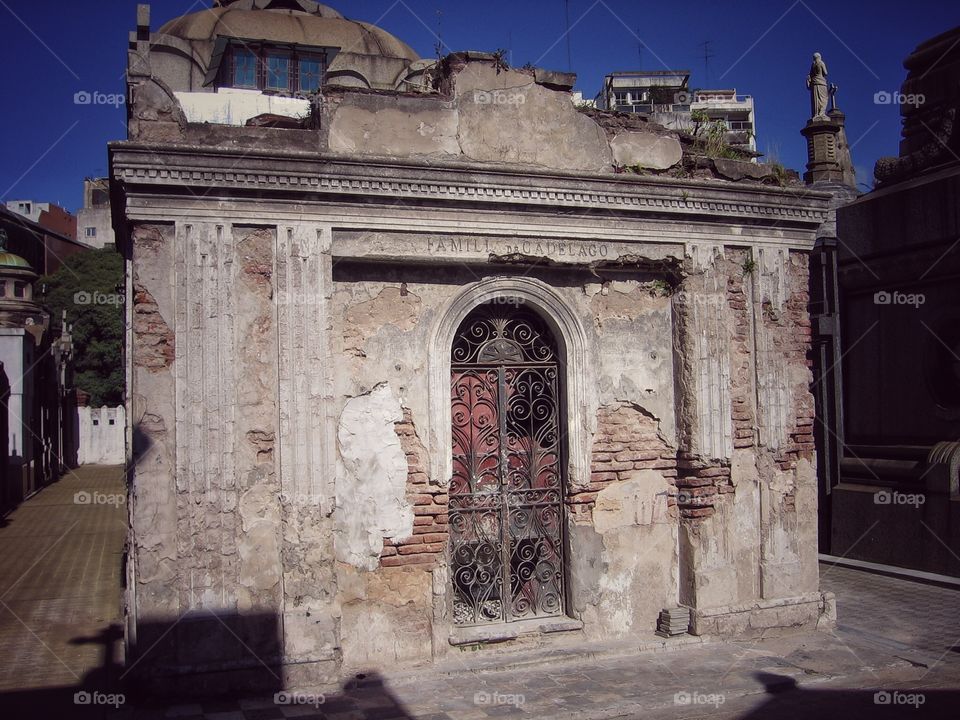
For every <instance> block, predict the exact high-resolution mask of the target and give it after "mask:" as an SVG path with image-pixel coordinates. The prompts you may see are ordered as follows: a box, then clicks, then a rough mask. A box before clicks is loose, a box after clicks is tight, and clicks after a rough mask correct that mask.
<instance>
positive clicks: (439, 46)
mask: <svg viewBox="0 0 960 720" xmlns="http://www.w3.org/2000/svg"><path fill="white" fill-rule="evenodd" d="M442 19H443V10H437V45H436V48H435V49H436V51H437V60H439V59H440V58H442V57H443V23H442V22H441V21H442Z"/></svg>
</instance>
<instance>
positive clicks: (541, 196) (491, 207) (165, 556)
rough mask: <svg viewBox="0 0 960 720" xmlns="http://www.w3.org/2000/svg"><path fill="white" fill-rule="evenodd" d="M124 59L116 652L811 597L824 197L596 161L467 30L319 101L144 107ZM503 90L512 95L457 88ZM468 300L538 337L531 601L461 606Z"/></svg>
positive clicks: (276, 649) (782, 624) (339, 660)
mask: <svg viewBox="0 0 960 720" xmlns="http://www.w3.org/2000/svg"><path fill="white" fill-rule="evenodd" d="M143 42H145V41H141V44H142V43H143ZM141 49H147V50H148V49H149V48H141ZM149 58H150V55H149V52H138V54H137V59H136V67H135V68H134V69H133V70H132V72H131V81H132V82H133V84H134V88H133V93H134V97H135V98H137V99H136V100H135V102H134V106H133V108H132V120H131V137H130V139H129V140H128V141H126V142H121V143H116V144H114V145H112V146H111V150H110V154H111V173H112V183H113V191H114V197H116V198H117V199H118V200H119V201H120V204H119V205H118V206H116V209H117V212H118V217H119V218H121V219H122V220H123V222H122V223H119V224H118V226H117V229H118V231H121V230H122V232H121V235H123V237H124V239H123V240H122V241H121V245H122V248H123V252H124V253H125V256H126V258H127V267H128V285H129V287H128V296H130V297H133V298H134V302H133V303H132V304H131V305H130V307H129V308H128V311H129V313H130V316H131V317H130V319H131V321H132V331H131V333H130V335H129V337H128V341H129V347H128V351H129V352H128V361H129V373H130V381H131V382H130V398H131V399H130V417H131V425H132V433H133V438H134V447H135V459H136V463H135V465H134V467H133V469H132V477H133V485H132V488H133V489H132V497H131V515H130V517H131V528H130V579H129V589H128V598H127V599H128V615H129V632H128V637H129V639H130V647H131V653H132V654H133V656H134V657H136V658H139V660H138V665H139V668H140V671H141V672H142V673H143V675H144V676H145V677H146V678H149V679H158V678H166V679H167V680H169V678H170V677H171V676H176V677H180V678H181V681H182V682H183V683H189V682H194V683H196V682H211V683H212V682H214V681H216V682H220V681H233V682H249V681H251V677H253V676H259V679H260V680H262V681H265V682H267V683H273V684H281V685H282V686H284V687H297V686H307V685H310V686H317V685H332V684H335V683H337V682H338V681H339V680H340V679H341V678H342V677H343V676H344V675H345V674H346V673H349V672H351V671H357V670H361V669H365V670H375V669H376V668H379V667H387V666H390V667H393V666H396V665H398V664H411V665H412V664H421V663H428V662H431V661H433V660H434V659H436V658H439V657H443V656H444V655H447V654H449V653H451V652H456V650H455V648H456V646H458V645H462V644H464V643H467V644H474V643H483V642H484V641H486V640H492V639H497V640H509V639H519V638H521V637H524V638H535V639H537V640H538V641H541V642H545V643H548V642H550V641H551V639H555V638H557V637H567V638H569V637H578V638H582V639H584V640H611V639H628V638H640V637H647V636H650V635H651V634H652V632H653V630H654V628H655V625H656V619H657V615H658V613H659V612H660V610H661V609H663V608H665V607H675V606H677V605H678V604H683V605H686V606H689V607H691V608H692V609H693V613H692V615H693V619H692V625H691V630H692V632H694V633H698V634H728V633H738V634H748V635H750V634H753V635H756V634H761V633H768V632H772V631H776V630H782V629H784V628H791V627H800V626H804V627H812V626H815V625H816V624H817V623H818V621H823V622H829V618H830V617H831V608H830V606H829V605H830V603H829V600H825V599H824V598H823V597H821V595H820V593H819V592H818V588H817V564H816V547H817V542H816V475H815V466H816V456H815V452H814V447H813V445H812V441H811V435H810V427H811V423H812V414H813V412H812V398H811V395H810V388H809V385H810V381H811V377H810V367H809V358H808V350H809V331H810V327H809V318H808V315H807V309H806V304H807V300H808V298H807V274H808V273H807V255H808V253H809V251H810V249H811V247H812V246H813V242H814V238H815V233H816V229H817V227H818V226H819V225H820V223H821V222H822V221H823V220H824V218H825V216H826V207H827V201H828V197H827V196H826V195H823V194H819V193H815V192H814V193H809V192H804V193H797V192H794V191H793V190H791V189H790V188H786V189H784V188H781V187H771V186H766V185H763V184H760V183H756V182H746V183H733V182H727V181H720V180H701V179H682V178H670V177H653V176H649V177H648V176H643V175H636V174H625V173H622V172H618V171H617V167H616V166H615V165H614V163H613V154H612V152H611V150H610V138H609V136H608V133H607V132H606V131H605V130H604V129H603V128H602V127H601V126H600V125H598V124H597V123H596V122H595V121H594V120H593V119H592V118H591V117H589V116H588V115H585V114H582V113H579V112H577V111H576V109H575V108H574V107H573V105H572V103H571V102H570V100H569V93H568V92H566V91H565V90H563V89H556V88H554V87H551V86H550V85H551V84H550V83H549V82H547V83H541V82H537V81H536V77H538V76H537V74H530V75H528V74H523V73H519V72H515V71H504V70H501V69H500V68H498V67H497V64H496V62H495V61H494V60H491V59H490V58H489V57H485V58H484V57H481V58H474V59H471V58H470V57H468V56H466V55H461V56H458V57H456V58H454V59H453V60H452V61H451V62H449V63H447V64H446V65H445V66H444V67H445V69H444V72H445V73H446V74H445V75H444V76H443V82H441V83H440V88H441V89H440V90H438V92H437V93H436V94H433V95H425V96H423V97H419V96H404V95H398V94H383V93H378V94H369V93H368V94H363V93H356V92H353V91H350V92H345V93H340V94H334V95H333V96H332V97H331V99H330V101H329V102H328V103H327V104H326V105H325V106H324V111H323V115H322V117H321V119H320V129H319V130H307V129H276V128H253V127H232V128H225V127H216V126H201V125H195V124H190V123H185V122H184V123H179V122H173V123H172V124H171V123H170V120H169V118H171V117H177V116H178V113H177V111H176V107H175V101H172V102H173V104H172V105H164V103H168V102H170V101H169V98H168V100H166V101H162V102H161V105H163V106H164V107H166V108H167V111H166V112H163V111H160V112H151V110H150V105H149V103H150V102H152V101H151V100H148V98H151V97H156V95H155V94H153V91H147V90H145V88H146V87H149V86H150V85H151V83H152V82H153V81H151V80H146V79H145V78H146V77H148V74H146V73H144V72H143V68H144V64H147V65H148V64H149ZM549 77H551V78H553V77H554V76H549ZM554 79H555V78H554ZM443 88H447V90H443ZM507 88H509V89H510V92H513V93H518V95H517V97H523V98H524V100H523V102H519V101H516V102H514V103H512V104H498V103H490V104H487V105H485V106H484V107H483V108H480V107H479V106H478V105H477V102H478V101H477V98H478V97H481V96H480V95H479V94H478V93H497V92H505V91H506V89H507ZM161 137H162V138H163V140H162V142H161V141H159V140H160V138H161ZM667 139H668V140H669V141H670V142H673V143H676V145H677V147H679V143H678V141H677V140H676V139H675V138H670V137H668V138H667ZM678 157H679V155H678ZM678 162H679V160H678ZM484 304H490V305H505V306H508V307H518V306H522V307H524V308H527V309H530V310H532V311H533V312H534V313H536V314H537V315H538V316H539V317H541V318H542V319H543V320H544V321H545V322H546V324H547V325H548V326H549V328H550V332H551V333H552V334H553V336H554V337H555V339H556V343H557V346H558V348H559V354H560V355H561V360H560V364H559V374H560V386H561V388H562V392H561V394H560V397H561V402H560V409H559V417H560V422H561V424H562V427H563V429H564V432H563V433H562V438H563V439H562V444H563V453H562V454H563V459H564V460H563V463H562V480H563V485H562V487H563V492H562V508H563V510H562V524H563V527H562V536H563V544H564V549H563V556H564V563H563V567H562V574H563V578H564V588H565V590H564V597H563V601H562V606H563V611H562V613H561V614H559V615H554V616H551V617H539V618H535V619H533V620H522V621H519V622H514V623H509V622H507V623H499V624H497V623H495V624H489V625H485V626H480V627H463V626H459V625H457V623H456V621H455V617H454V613H453V610H452V602H453V599H452V588H453V587H454V579H453V578H452V577H451V557H450V553H451V550H450V548H451V545H450V542H451V541H450V537H451V531H450V529H449V527H450V523H449V519H450V516H451V509H450V498H451V495H450V482H451V473H452V470H451V463H452V449H451V347H452V343H453V342H454V338H455V336H456V334H457V332H458V329H459V328H460V326H461V323H463V321H464V319H465V318H466V317H467V316H468V314H469V313H470V312H471V311H473V310H474V309H475V308H477V307H478V306H480V305H484ZM221 626H228V627H229V628H230V629H231V632H235V633H236V635H237V636H239V637H240V638H242V639H243V640H244V644H245V646H246V651H245V650H244V649H243V648H238V647H236V643H235V642H233V641H230V640H229V638H225V636H224V633H223V631H222V628H221ZM171 627H172V628H174V629H173V630H171ZM559 631H564V632H559ZM247 651H249V652H247ZM200 672H204V673H205V674H204V675H203V676H202V677H203V679H202V680H197V677H199V676H198V673H200ZM185 674H188V675H190V677H191V678H192V679H188V677H187V675H185Z"/></svg>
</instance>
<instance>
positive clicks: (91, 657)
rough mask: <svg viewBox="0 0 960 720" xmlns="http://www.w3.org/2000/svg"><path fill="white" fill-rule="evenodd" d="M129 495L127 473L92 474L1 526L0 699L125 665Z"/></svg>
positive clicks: (52, 490)
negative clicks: (110, 664) (108, 659)
mask: <svg viewBox="0 0 960 720" xmlns="http://www.w3.org/2000/svg"><path fill="white" fill-rule="evenodd" d="M125 495H126V489H125V479H124V474H123V468H122V467H116V466H96V465H86V466H83V467H81V468H78V469H76V470H73V471H70V472H68V473H67V474H66V475H65V476H64V477H63V478H61V479H60V480H59V481H57V482H55V483H53V484H52V485H50V486H49V487H46V488H44V489H43V490H41V491H40V492H39V493H37V494H36V495H34V496H33V497H31V498H28V499H27V500H26V501H25V502H24V503H22V504H21V505H20V507H18V508H16V509H15V510H14V511H13V512H12V513H10V514H9V515H7V516H6V517H5V518H3V519H2V521H0V656H2V658H3V662H2V663H0V693H2V692H3V691H9V690H19V691H29V690H31V689H35V688H48V687H63V686H70V685H75V684H77V683H79V682H81V681H82V680H83V679H84V677H86V676H89V675H91V674H96V673H99V672H101V671H102V669H103V666H104V653H105V650H106V648H108V647H109V649H110V651H111V653H112V654H113V661H114V662H120V660H121V657H120V653H121V652H122V648H121V643H120V642H119V640H120V638H121V637H122V632H121V631H120V622H121V604H120V598H121V571H122V570H121V567H122V553H123V543H124V540H125V538H126V524H127V511H126V505H125V502H124V500H123V498H125Z"/></svg>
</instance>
